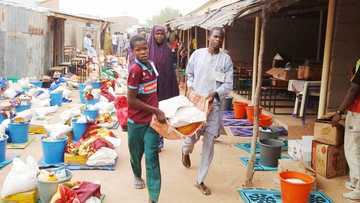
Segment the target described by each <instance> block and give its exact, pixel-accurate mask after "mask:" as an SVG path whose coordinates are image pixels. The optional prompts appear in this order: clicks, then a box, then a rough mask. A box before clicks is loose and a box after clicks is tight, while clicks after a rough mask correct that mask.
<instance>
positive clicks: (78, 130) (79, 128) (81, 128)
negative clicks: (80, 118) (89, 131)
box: [72, 120, 88, 142]
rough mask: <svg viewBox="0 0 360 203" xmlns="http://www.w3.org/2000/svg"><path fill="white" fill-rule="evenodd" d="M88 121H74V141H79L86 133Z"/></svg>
mask: <svg viewBox="0 0 360 203" xmlns="http://www.w3.org/2000/svg"><path fill="white" fill-rule="evenodd" d="M87 126H88V124H87V123H78V122H77V120H73V121H72V128H73V139H72V140H73V141H74V142H78V141H79V140H80V138H81V137H82V136H83V135H84V133H85V131H86V128H87Z"/></svg>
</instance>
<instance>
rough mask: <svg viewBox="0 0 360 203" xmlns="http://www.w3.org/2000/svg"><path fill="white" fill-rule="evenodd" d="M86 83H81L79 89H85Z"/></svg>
mask: <svg viewBox="0 0 360 203" xmlns="http://www.w3.org/2000/svg"><path fill="white" fill-rule="evenodd" d="M85 87H86V85H85V84H84V83H79V90H80V91H81V92H82V91H83V90H84V89H85Z"/></svg>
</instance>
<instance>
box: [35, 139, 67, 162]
mask: <svg viewBox="0 0 360 203" xmlns="http://www.w3.org/2000/svg"><path fill="white" fill-rule="evenodd" d="M66 143H67V138H66V137H65V138H63V139H59V140H47V139H46V138H43V139H41V144H42V148H43V156H44V162H45V163H46V164H59V163H64V153H65V146H66Z"/></svg>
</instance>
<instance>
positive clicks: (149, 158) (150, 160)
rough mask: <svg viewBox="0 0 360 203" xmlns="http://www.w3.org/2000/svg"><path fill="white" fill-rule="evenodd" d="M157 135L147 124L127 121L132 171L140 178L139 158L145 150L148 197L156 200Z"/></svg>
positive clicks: (157, 177) (157, 186) (157, 174)
mask: <svg viewBox="0 0 360 203" xmlns="http://www.w3.org/2000/svg"><path fill="white" fill-rule="evenodd" d="M159 139H160V137H159V135H158V134H157V133H156V132H155V131H154V130H153V129H152V128H151V127H150V126H149V125H140V124H135V123H132V122H128V144H129V152H130V162H131V167H132V170H133V173H134V175H135V176H136V177H138V178H141V159H142V156H143V154H144V152H145V165H146V183H147V184H146V185H147V188H148V192H149V196H150V199H151V200H152V201H154V202H157V201H158V199H159V194H160V188H161V174H160V164H159V154H158V146H159Z"/></svg>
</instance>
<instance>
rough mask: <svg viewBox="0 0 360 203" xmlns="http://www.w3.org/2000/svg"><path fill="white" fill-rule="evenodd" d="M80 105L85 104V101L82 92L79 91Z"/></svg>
mask: <svg viewBox="0 0 360 203" xmlns="http://www.w3.org/2000/svg"><path fill="white" fill-rule="evenodd" d="M80 103H82V104H85V103H86V100H85V97H84V92H83V91H81V90H80Z"/></svg>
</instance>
